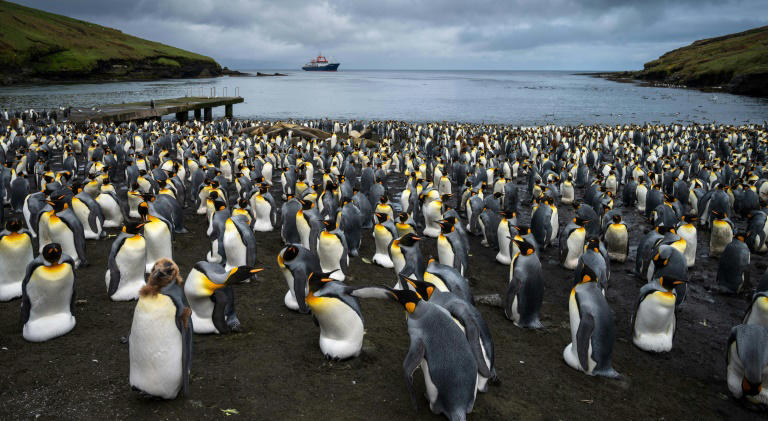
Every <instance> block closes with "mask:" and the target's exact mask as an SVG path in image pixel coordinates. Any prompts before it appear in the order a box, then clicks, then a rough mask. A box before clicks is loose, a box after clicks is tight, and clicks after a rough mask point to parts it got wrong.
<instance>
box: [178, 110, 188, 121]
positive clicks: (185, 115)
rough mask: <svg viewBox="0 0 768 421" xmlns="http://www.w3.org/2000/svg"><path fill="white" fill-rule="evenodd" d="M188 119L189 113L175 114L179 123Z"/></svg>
mask: <svg viewBox="0 0 768 421" xmlns="http://www.w3.org/2000/svg"><path fill="white" fill-rule="evenodd" d="M188 118H189V111H182V112H178V113H176V120H178V121H179V122H180V123H183V122H185V121H187V119H188Z"/></svg>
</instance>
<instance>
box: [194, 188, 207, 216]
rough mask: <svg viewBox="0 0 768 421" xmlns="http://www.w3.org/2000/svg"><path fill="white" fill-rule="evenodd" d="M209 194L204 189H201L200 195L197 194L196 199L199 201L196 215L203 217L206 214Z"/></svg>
mask: <svg viewBox="0 0 768 421" xmlns="http://www.w3.org/2000/svg"><path fill="white" fill-rule="evenodd" d="M210 193H211V191H210V190H209V189H206V188H203V189H202V190H200V193H198V195H197V197H198V199H200V206H199V207H198V208H197V211H196V212H197V214H198V215H205V214H206V213H207V212H208V196H209V195H210Z"/></svg>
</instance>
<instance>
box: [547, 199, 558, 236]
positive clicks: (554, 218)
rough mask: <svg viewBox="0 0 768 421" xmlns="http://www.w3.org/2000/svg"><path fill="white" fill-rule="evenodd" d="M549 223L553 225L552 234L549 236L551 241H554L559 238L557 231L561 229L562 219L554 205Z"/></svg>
mask: <svg viewBox="0 0 768 421" xmlns="http://www.w3.org/2000/svg"><path fill="white" fill-rule="evenodd" d="M549 224H550V226H551V227H552V235H551V236H550V237H549V241H550V242H552V241H555V240H557V233H558V230H559V229H560V221H559V219H558V215H557V208H556V207H554V206H552V217H551V218H550V220H549Z"/></svg>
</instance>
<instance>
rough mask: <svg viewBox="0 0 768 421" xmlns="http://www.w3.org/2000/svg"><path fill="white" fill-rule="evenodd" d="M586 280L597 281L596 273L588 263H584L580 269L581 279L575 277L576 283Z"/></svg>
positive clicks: (582, 282) (585, 281) (583, 282)
mask: <svg viewBox="0 0 768 421" xmlns="http://www.w3.org/2000/svg"><path fill="white" fill-rule="evenodd" d="M587 282H597V275H596V274H595V271H594V270H592V268H591V267H590V266H589V265H584V266H583V267H582V269H581V279H576V283H577V284H585V283H587Z"/></svg>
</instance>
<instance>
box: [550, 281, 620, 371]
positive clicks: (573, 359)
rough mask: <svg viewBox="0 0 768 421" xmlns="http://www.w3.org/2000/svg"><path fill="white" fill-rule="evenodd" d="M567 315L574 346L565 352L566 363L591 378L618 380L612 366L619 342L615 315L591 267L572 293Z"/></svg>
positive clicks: (568, 347)
mask: <svg viewBox="0 0 768 421" xmlns="http://www.w3.org/2000/svg"><path fill="white" fill-rule="evenodd" d="M568 311H569V313H570V324H571V343H570V344H568V346H566V347H565V349H564V350H563V359H564V360H565V362H566V363H567V364H568V365H569V366H570V367H571V368H573V369H575V370H579V371H583V372H584V373H586V374H589V375H590V376H604V377H610V378H619V377H620V375H619V373H617V372H616V370H614V369H613V364H612V362H611V359H612V354H613V343H614V340H615V338H616V334H615V331H614V329H615V328H614V326H613V314H612V313H611V307H610V306H609V305H608V301H607V300H606V299H605V295H603V292H602V290H601V289H600V286H599V285H598V284H597V275H595V274H594V272H592V269H591V268H590V267H589V266H585V267H584V270H583V272H582V275H581V279H580V280H579V283H577V284H576V285H575V286H574V287H573V289H571V295H570V299H569V303H568Z"/></svg>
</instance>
